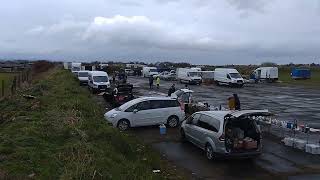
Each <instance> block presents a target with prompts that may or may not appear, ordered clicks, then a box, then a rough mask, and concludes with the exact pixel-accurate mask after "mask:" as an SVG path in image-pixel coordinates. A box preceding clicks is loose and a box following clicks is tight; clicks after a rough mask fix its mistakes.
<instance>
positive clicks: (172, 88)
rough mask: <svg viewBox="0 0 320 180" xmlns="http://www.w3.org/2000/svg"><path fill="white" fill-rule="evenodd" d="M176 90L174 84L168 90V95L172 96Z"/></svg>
mask: <svg viewBox="0 0 320 180" xmlns="http://www.w3.org/2000/svg"><path fill="white" fill-rule="evenodd" d="M175 91H176V87H175V84H172V85H171V87H170V88H169V91H168V96H169V97H170V96H171V94H172V93H174V92H175Z"/></svg>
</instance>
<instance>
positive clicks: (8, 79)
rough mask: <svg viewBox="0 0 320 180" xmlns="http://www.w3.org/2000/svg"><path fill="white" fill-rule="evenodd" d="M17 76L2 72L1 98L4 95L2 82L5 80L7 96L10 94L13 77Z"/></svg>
mask: <svg viewBox="0 0 320 180" xmlns="http://www.w3.org/2000/svg"><path fill="white" fill-rule="evenodd" d="M15 75H16V74H14V73H1V72H0V97H1V95H2V94H1V93H2V81H3V80H4V90H5V91H4V94H5V95H7V94H9V93H10V86H11V84H12V80H13V77H14V76H15Z"/></svg>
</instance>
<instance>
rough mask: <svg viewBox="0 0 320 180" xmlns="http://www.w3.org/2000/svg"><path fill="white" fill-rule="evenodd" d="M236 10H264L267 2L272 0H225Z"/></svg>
mask: <svg viewBox="0 0 320 180" xmlns="http://www.w3.org/2000/svg"><path fill="white" fill-rule="evenodd" d="M226 1H227V2H228V3H229V4H231V5H232V6H234V7H235V8H236V9H238V10H242V11H256V12H264V11H265V7H266V5H267V4H268V3H271V1H273V0H226Z"/></svg>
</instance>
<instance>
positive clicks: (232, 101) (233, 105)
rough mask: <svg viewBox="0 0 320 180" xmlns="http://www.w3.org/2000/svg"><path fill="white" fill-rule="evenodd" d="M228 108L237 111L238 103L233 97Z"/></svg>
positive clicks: (229, 99)
mask: <svg viewBox="0 0 320 180" xmlns="http://www.w3.org/2000/svg"><path fill="white" fill-rule="evenodd" d="M228 106H229V109H230V110H235V108H236V107H235V106H236V103H235V100H234V97H233V96H231V97H229V98H228Z"/></svg>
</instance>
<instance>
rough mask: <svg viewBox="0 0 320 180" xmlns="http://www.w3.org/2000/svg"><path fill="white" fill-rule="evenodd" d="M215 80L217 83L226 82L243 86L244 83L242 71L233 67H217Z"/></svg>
mask: <svg viewBox="0 0 320 180" xmlns="http://www.w3.org/2000/svg"><path fill="white" fill-rule="evenodd" d="M214 81H215V82H216V84H217V85H221V84H225V85H229V86H238V87H242V86H243V84H244V80H243V78H242V77H241V75H240V73H239V72H238V71H237V70H236V69H232V68H216V69H215V70H214Z"/></svg>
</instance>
